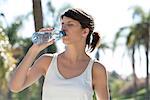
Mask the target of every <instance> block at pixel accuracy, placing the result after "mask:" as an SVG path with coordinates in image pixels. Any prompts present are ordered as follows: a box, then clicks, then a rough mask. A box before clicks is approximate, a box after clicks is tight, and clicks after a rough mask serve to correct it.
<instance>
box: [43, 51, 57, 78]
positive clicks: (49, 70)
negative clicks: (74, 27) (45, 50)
mask: <svg viewBox="0 0 150 100" xmlns="http://www.w3.org/2000/svg"><path fill="white" fill-rule="evenodd" d="M57 56H58V54H57V53H55V54H53V58H52V60H51V63H50V64H49V67H48V69H47V72H46V75H45V78H46V77H49V74H51V72H52V71H53V70H54V69H55V66H56V63H55V62H56V60H57Z"/></svg>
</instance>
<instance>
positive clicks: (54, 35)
mask: <svg viewBox="0 0 150 100" xmlns="http://www.w3.org/2000/svg"><path fill="white" fill-rule="evenodd" d="M65 35H66V33H65V32H64V31H56V30H53V31H52V32H51V33H50V32H35V33H33V35H32V42H33V43H34V44H41V43H46V42H48V41H50V40H52V39H55V41H57V40H59V39H61V38H62V37H63V36H65Z"/></svg>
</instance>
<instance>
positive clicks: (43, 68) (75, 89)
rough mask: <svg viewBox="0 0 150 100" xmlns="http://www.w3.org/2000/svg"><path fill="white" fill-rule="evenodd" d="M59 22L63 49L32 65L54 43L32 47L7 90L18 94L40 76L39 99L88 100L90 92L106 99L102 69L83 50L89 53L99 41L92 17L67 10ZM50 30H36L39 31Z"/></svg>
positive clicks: (99, 99)
mask: <svg viewBox="0 0 150 100" xmlns="http://www.w3.org/2000/svg"><path fill="white" fill-rule="evenodd" d="M61 20H62V30H63V31H64V32H65V33H66V36H64V37H63V38H62V41H63V43H64V44H65V45H66V50H65V51H64V52H62V53H60V54H54V55H51V54H44V55H42V56H41V57H39V58H38V59H37V60H36V61H35V62H34V60H35V58H36V56H37V55H38V54H39V53H40V51H42V50H43V49H45V48H46V47H47V46H49V45H51V44H53V43H54V42H55V40H51V41H49V42H48V43H44V44H39V45H38V44H33V45H32V46H31V47H30V49H29V51H28V52H27V54H26V56H25V57H24V59H23V60H22V62H21V63H20V64H19V65H18V67H17V69H16V70H15V72H14V75H13V77H12V78H11V81H10V86H9V87H10V90H11V91H13V92H19V91H21V90H23V89H25V88H26V87H28V86H30V85H31V84H32V83H34V82H35V81H36V80H38V79H39V78H40V77H41V76H42V75H44V76H45V80H44V84H43V95H42V100H92V96H93V91H95V92H96V96H97V99H98V100H109V92H108V84H107V74H106V69H105V67H104V66H103V65H102V64H100V63H99V62H97V61H95V60H93V59H91V58H90V57H89V56H88V55H87V53H86V51H85V49H86V47H87V48H88V50H90V51H91V52H92V51H93V50H94V49H95V47H96V45H97V44H98V42H99V38H100V37H99V35H98V33H96V32H93V30H94V20H93V18H92V16H90V15H89V14H87V13H85V12H84V11H82V10H81V9H69V10H67V11H66V12H65V13H64V14H63V15H62V16H61ZM52 30H53V29H52V28H43V29H40V31H42V32H43V31H47V32H50V31H52ZM91 37H92V40H91ZM33 62H34V64H33V65H32V63H33Z"/></svg>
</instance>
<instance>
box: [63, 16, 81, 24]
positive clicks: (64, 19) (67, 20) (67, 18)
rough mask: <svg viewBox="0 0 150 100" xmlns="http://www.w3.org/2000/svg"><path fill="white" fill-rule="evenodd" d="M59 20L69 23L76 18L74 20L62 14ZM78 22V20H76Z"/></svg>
mask: <svg viewBox="0 0 150 100" xmlns="http://www.w3.org/2000/svg"><path fill="white" fill-rule="evenodd" d="M61 22H67V23H70V22H78V21H77V20H74V19H72V18H70V17H66V16H64V17H63V18H62V19H61ZM78 23H79V22H78Z"/></svg>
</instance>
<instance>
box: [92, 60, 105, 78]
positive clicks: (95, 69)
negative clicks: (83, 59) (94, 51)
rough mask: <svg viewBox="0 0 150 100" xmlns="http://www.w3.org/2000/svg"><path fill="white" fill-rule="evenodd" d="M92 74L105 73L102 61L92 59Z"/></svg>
mask: <svg viewBox="0 0 150 100" xmlns="http://www.w3.org/2000/svg"><path fill="white" fill-rule="evenodd" d="M93 74H94V75H95V76H103V75H106V68H105V66H104V65H103V64H102V63H100V61H98V60H94V64H93Z"/></svg>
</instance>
